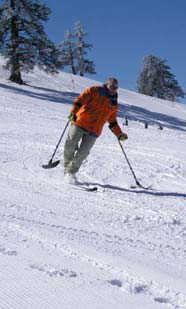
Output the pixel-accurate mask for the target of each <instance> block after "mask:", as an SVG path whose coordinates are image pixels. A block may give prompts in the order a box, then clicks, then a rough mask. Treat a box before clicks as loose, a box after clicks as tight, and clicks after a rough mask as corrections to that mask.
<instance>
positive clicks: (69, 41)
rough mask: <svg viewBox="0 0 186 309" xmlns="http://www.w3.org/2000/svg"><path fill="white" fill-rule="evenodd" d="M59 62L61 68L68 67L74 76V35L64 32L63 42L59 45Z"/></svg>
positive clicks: (75, 72)
mask: <svg viewBox="0 0 186 309" xmlns="http://www.w3.org/2000/svg"><path fill="white" fill-rule="evenodd" d="M59 51H60V54H59V62H60V66H61V68H63V67H65V66H70V67H71V71H72V74H74V75H76V74H77V71H76V64H75V63H76V49H75V42H74V35H73V34H72V33H71V32H70V31H66V33H65V40H64V41H62V42H61V43H60V44H59Z"/></svg>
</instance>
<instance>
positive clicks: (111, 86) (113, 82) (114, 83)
mask: <svg viewBox="0 0 186 309" xmlns="http://www.w3.org/2000/svg"><path fill="white" fill-rule="evenodd" d="M106 87H107V89H108V90H109V92H110V94H111V95H114V94H115V93H116V91H117V89H118V80H117V79H116V78H114V77H109V78H108V79H107V82H106Z"/></svg>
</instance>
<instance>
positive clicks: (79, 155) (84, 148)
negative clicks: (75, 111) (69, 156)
mask: <svg viewBox="0 0 186 309" xmlns="http://www.w3.org/2000/svg"><path fill="white" fill-rule="evenodd" d="M96 139H97V138H96V137H95V136H91V135H89V134H88V133H84V134H83V136H82V141H81V144H80V146H79V148H78V150H77V151H76V153H75V156H74V158H73V160H72V162H71V163H70V165H69V166H68V171H69V172H70V173H76V172H77V171H78V170H79V168H80V166H81V164H82V162H83V160H85V159H86V158H87V156H88V154H89V152H90V150H91V148H92V146H93V145H94V143H95V142H96Z"/></svg>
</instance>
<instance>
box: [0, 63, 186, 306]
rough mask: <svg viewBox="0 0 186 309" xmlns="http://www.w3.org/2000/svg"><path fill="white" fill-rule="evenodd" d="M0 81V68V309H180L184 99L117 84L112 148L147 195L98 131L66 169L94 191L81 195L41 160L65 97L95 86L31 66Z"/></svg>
mask: <svg viewBox="0 0 186 309" xmlns="http://www.w3.org/2000/svg"><path fill="white" fill-rule="evenodd" d="M2 62H3V60H2V59H1V64H2ZM6 78H7V72H5V71H3V69H2V68H1V69H0V96H1V103H0V155H1V169H0V183H1V189H0V190H1V194H0V222H1V223H0V308H6V309H7V308H47V309H48V308H52V309H54V308H60V309H61V308H65V309H71V308H73V309H74V308H77V309H113V308H114V309H116V308H117V309H123V308H125V309H131V308H132V309H133V308H134V309H136V308H140V309H141V308H142V309H144V308H146V309H151V308H152V309H155V308H186V285H185V282H186V246H185V245H186V185H185V177H186V143H185V138H186V136H185V130H186V108H185V106H183V105H181V104H177V103H172V102H168V101H163V100H158V99H154V98H149V97H147V96H142V95H139V94H137V93H134V92H130V91H127V90H123V89H120V90H119V102H120V112H119V118H118V121H119V123H120V125H121V127H122V128H123V130H124V131H125V132H126V133H127V134H128V136H129V139H128V141H127V142H125V144H124V147H125V150H126V153H127V155H128V157H129V160H130V162H131V165H132V167H133V169H134V171H135V173H136V176H137V178H138V180H139V181H140V182H141V183H142V184H143V185H145V186H148V185H152V187H153V190H143V189H131V188H130V185H131V184H135V182H134V180H133V177H132V175H131V173H130V170H129V167H128V165H127V163H126V160H125V158H124V156H123V154H122V152H121V150H120V148H119V145H118V142H117V140H116V138H115V137H114V136H113V135H112V133H111V132H110V130H109V129H108V127H107V126H105V128H104V131H103V134H102V136H101V137H100V138H99V139H98V141H97V142H96V145H95V146H94V148H93V149H92V151H91V153H90V155H89V157H88V160H87V161H86V162H85V163H84V164H83V166H82V168H81V170H80V172H79V174H78V176H79V179H80V180H81V181H88V182H90V183H92V184H93V185H95V184H96V185H97V186H98V188H99V189H98V192H96V193H91V192H86V191H83V190H82V189H81V188H80V187H73V186H70V185H67V184H65V183H64V181H63V166H62V164H61V165H59V166H58V167H56V168H54V169H51V170H44V169H43V168H42V167H41V166H42V164H45V163H47V162H48V160H49V159H50V158H51V155H52V153H53V151H54V149H55V146H56V144H57V142H58V140H59V138H60V135H61V132H62V130H63V128H64V126H65V124H66V121H67V116H68V114H69V110H70V107H71V104H72V102H73V99H74V97H75V96H76V95H77V94H78V93H80V92H81V91H82V90H83V89H85V88H86V87H88V86H91V85H96V84H99V83H98V82H96V81H92V80H89V79H86V78H81V77H78V76H72V75H70V74H67V73H59V74H58V75H57V76H51V75H46V74H45V73H42V72H40V71H39V70H35V72H33V73H30V74H28V75H26V76H25V77H24V80H25V81H26V82H27V83H28V85H25V86H19V85H16V84H13V83H9V82H8V81H7V79H6ZM126 116H127V117H128V119H129V126H124V125H123V123H124V122H125V117H126ZM146 122H147V123H149V128H148V129H145V128H144V123H146ZM159 124H161V125H163V130H160V129H159ZM63 142H64V140H63V141H62V143H61V147H60V149H59V151H58V152H57V155H56V159H57V158H60V159H61V162H62V152H63Z"/></svg>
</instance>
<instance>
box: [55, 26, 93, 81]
mask: <svg viewBox="0 0 186 309" xmlns="http://www.w3.org/2000/svg"><path fill="white" fill-rule="evenodd" d="M74 28H75V29H74V33H70V32H69V31H67V33H66V35H65V40H64V41H63V42H61V44H60V45H59V50H60V57H59V61H60V63H61V67H64V66H70V67H71V71H72V73H73V74H75V75H76V74H78V73H79V74H80V76H84V74H85V73H89V74H95V73H96V72H95V65H94V63H93V61H90V60H88V59H87V58H86V56H87V50H90V49H91V48H92V45H91V44H88V43H86V42H85V40H84V37H85V36H86V35H87V33H86V32H85V31H84V29H83V26H82V25H81V23H80V22H76V23H75V24H74Z"/></svg>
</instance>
